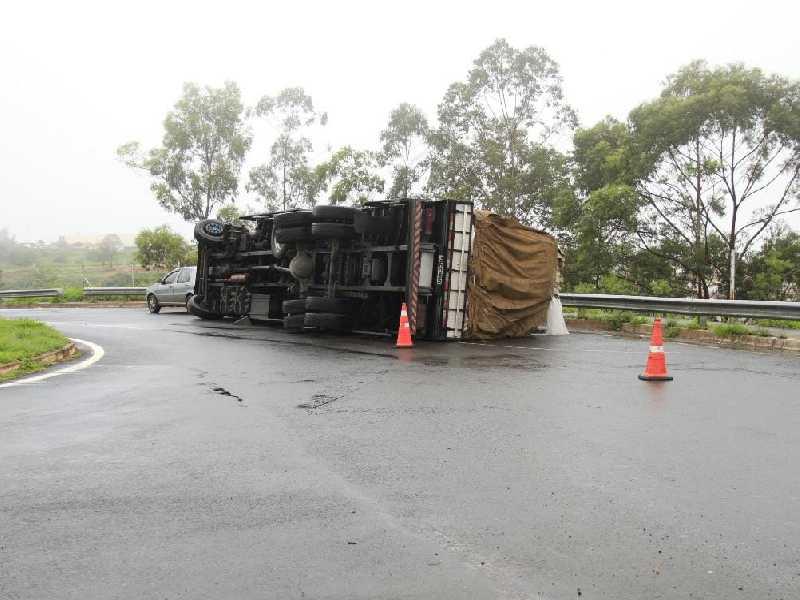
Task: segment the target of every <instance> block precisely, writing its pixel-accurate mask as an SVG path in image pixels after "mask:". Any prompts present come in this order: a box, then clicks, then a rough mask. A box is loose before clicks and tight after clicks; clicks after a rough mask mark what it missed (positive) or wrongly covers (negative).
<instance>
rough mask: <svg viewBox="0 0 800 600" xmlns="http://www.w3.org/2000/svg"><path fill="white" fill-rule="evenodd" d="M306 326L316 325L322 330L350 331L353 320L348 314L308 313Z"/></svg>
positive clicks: (315, 326)
mask: <svg viewBox="0 0 800 600" xmlns="http://www.w3.org/2000/svg"><path fill="white" fill-rule="evenodd" d="M305 326H306V327H314V328H316V329H319V330H321V331H340V332H342V331H350V330H351V329H352V328H353V320H352V319H351V318H350V317H349V316H348V315H337V314H334V313H306V316H305Z"/></svg>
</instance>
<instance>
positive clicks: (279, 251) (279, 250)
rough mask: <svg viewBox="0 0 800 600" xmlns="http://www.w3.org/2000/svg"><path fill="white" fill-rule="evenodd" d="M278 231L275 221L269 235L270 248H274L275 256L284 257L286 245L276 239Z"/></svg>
mask: <svg viewBox="0 0 800 600" xmlns="http://www.w3.org/2000/svg"><path fill="white" fill-rule="evenodd" d="M276 233H278V229H277V227H276V226H275V224H274V223H273V224H272V233H270V235H269V249H270V250H272V256H274V257H275V258H283V255H284V254H286V246H284V245H283V244H281V243H280V242H279V241H278V240H276V239H275V234H276Z"/></svg>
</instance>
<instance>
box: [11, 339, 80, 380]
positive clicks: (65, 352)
mask: <svg viewBox="0 0 800 600" xmlns="http://www.w3.org/2000/svg"><path fill="white" fill-rule="evenodd" d="M77 353H78V348H77V347H76V346H75V344H74V343H72V342H70V343H69V344H67V345H66V346H64V347H63V348H59V349H57V350H51V351H50V352H45V353H44V354H39V355H38V356H34V357H33V358H32V359H31V361H33V362H37V363H39V364H41V365H52V364H55V363H57V362H62V361H65V360H67V359H68V358H72V357H73V356H75V355H76V354H77ZM21 366H22V361H19V360H15V361H13V362H10V363H6V364H4V365H0V375H7V374H8V373H13V372H14V371H16V370H17V369H19V368H20V367H21Z"/></svg>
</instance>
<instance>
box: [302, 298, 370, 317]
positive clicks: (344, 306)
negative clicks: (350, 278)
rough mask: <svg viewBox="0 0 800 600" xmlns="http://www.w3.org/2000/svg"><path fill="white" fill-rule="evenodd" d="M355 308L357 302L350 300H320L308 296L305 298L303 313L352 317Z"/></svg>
mask: <svg viewBox="0 0 800 600" xmlns="http://www.w3.org/2000/svg"><path fill="white" fill-rule="evenodd" d="M357 306H358V303H357V301H356V300H352V299H350V298H321V297H319V296H309V297H308V298H306V305H305V311H306V312H308V313H312V312H313V313H333V314H337V315H352V314H353V313H354V312H355V309H356V307H357Z"/></svg>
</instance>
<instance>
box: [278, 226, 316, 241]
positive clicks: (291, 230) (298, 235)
mask: <svg viewBox="0 0 800 600" xmlns="http://www.w3.org/2000/svg"><path fill="white" fill-rule="evenodd" d="M312 227H313V225H312ZM310 239H311V231H309V229H308V226H307V225H302V226H298V227H281V228H279V229H277V230H276V231H275V241H276V242H278V243H279V244H288V243H291V242H305V241H308V240H310Z"/></svg>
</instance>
